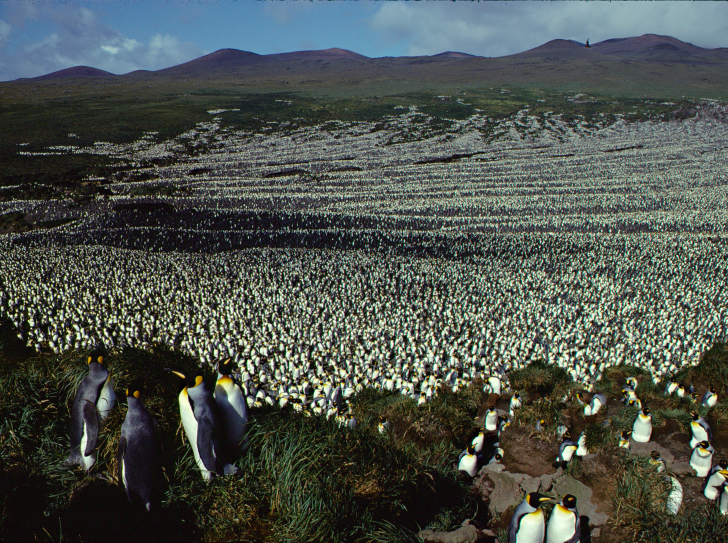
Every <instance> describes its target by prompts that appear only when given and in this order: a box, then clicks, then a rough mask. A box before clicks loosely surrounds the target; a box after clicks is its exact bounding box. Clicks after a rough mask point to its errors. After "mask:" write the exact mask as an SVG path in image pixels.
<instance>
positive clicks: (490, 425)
mask: <svg viewBox="0 0 728 543" xmlns="http://www.w3.org/2000/svg"><path fill="white" fill-rule="evenodd" d="M485 429H486V430H488V431H489V432H495V431H496V430H497V429H498V415H497V414H495V415H485Z"/></svg>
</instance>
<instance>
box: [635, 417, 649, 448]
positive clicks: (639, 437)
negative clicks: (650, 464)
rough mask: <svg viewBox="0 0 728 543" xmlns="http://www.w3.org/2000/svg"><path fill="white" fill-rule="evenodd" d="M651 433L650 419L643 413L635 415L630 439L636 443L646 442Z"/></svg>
mask: <svg viewBox="0 0 728 543" xmlns="http://www.w3.org/2000/svg"><path fill="white" fill-rule="evenodd" d="M651 435H652V419H651V418H650V417H645V416H644V415H641V414H640V415H637V418H636V419H635V421H634V425H633V426H632V439H634V440H635V441H636V442H638V443H647V442H648V441H649V440H650V436H651Z"/></svg>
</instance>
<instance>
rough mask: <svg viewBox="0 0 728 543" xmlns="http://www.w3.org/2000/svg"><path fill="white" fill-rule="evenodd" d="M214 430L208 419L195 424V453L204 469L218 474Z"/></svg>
mask: <svg viewBox="0 0 728 543" xmlns="http://www.w3.org/2000/svg"><path fill="white" fill-rule="evenodd" d="M214 435H215V428H214V426H213V424H212V421H211V420H209V419H201V420H199V421H198V422H197V452H198V454H199V455H200V460H201V461H202V464H203V465H204V466H205V469H206V470H208V471H211V472H213V473H218V470H217V462H216V460H215V452H214V448H215V444H214V439H215V438H214Z"/></svg>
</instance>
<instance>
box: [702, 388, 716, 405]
mask: <svg viewBox="0 0 728 543" xmlns="http://www.w3.org/2000/svg"><path fill="white" fill-rule="evenodd" d="M701 403H702V405H703V407H713V406H714V405H715V404H716V403H718V394H717V393H716V391H715V387H710V389H709V390H708V392H706V393H705V394H704V395H703V401H702V402H701Z"/></svg>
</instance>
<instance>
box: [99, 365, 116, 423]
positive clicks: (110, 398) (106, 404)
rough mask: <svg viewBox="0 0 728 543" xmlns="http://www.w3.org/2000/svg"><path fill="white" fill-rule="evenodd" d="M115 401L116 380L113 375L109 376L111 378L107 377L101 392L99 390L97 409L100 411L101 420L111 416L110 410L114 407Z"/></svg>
mask: <svg viewBox="0 0 728 543" xmlns="http://www.w3.org/2000/svg"><path fill="white" fill-rule="evenodd" d="M115 403H116V393H115V392H114V380H113V379H112V378H111V376H109V378H108V379H106V382H105V383H104V386H103V388H102V389H101V392H99V397H98V399H97V400H96V409H97V410H98V412H99V418H100V419H101V420H104V419H105V418H106V417H108V416H109V412H110V411H111V409H112V408H113V407H114V404H115Z"/></svg>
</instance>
